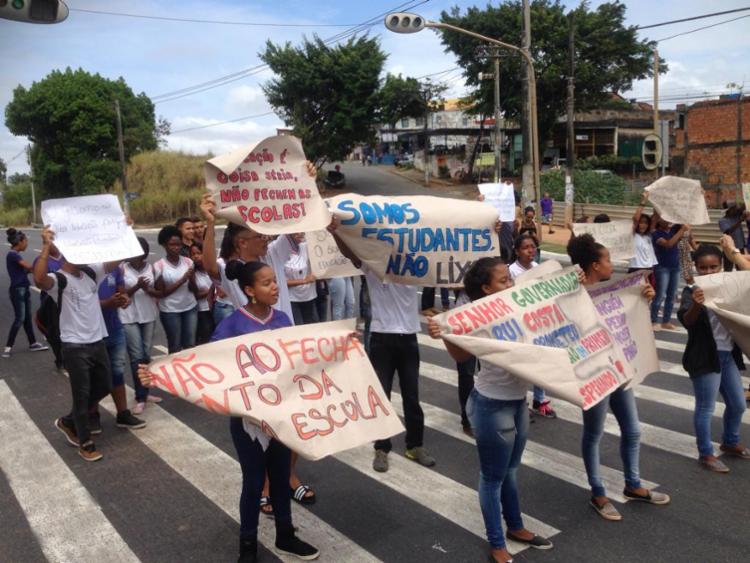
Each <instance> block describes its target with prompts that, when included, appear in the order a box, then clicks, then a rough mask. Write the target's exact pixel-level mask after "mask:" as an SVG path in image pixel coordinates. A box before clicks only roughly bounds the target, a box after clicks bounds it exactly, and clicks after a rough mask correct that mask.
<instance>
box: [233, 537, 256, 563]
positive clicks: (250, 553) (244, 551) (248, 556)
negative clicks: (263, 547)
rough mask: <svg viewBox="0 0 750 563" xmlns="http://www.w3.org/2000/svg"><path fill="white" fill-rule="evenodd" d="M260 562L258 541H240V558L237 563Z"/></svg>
mask: <svg viewBox="0 0 750 563" xmlns="http://www.w3.org/2000/svg"><path fill="white" fill-rule="evenodd" d="M257 561H258V540H243V539H240V556H239V558H238V559H237V563H256V562H257Z"/></svg>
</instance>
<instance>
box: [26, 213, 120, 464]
mask: <svg viewBox="0 0 750 563" xmlns="http://www.w3.org/2000/svg"><path fill="white" fill-rule="evenodd" d="M54 237H55V234H54V232H53V231H52V230H51V229H50V228H49V227H45V229H44V231H42V252H41V254H40V255H39V260H38V261H37V263H36V264H35V265H34V283H35V284H36V286H37V287H38V288H39V289H42V290H44V291H46V292H47V293H48V294H49V295H50V296H51V297H52V298H53V299H54V300H55V301H56V302H57V303H58V306H59V307H60V340H61V342H62V345H61V349H62V356H63V365H64V366H65V369H67V370H68V373H69V374H70V391H71V395H72V402H73V407H72V409H71V411H70V413H68V414H67V415H65V416H63V417H61V418H58V419H57V420H56V421H55V427H56V428H57V429H58V430H59V431H60V432H62V433H63V435H64V436H65V438H66V440H67V441H68V443H69V444H70V445H72V446H75V447H77V448H78V454H79V455H80V456H81V457H82V458H83V459H84V460H86V461H98V460H100V459H102V454H101V453H99V451H98V450H97V449H96V445H95V444H94V442H93V440H92V439H91V432H90V429H89V411H90V410H91V409H92V408H94V407H96V405H97V404H98V403H99V401H101V400H102V399H103V398H104V397H106V396H107V395H108V394H109V392H110V391H111V388H112V381H111V374H110V367H109V356H108V355H107V347H106V345H105V343H104V338H105V337H106V336H107V329H106V327H105V325H104V317H103V316H102V309H101V306H100V304H99V295H98V291H97V290H98V286H97V279H102V278H103V277H104V270H103V268H102V267H101V266H100V265H94V266H79V265H75V264H71V263H70V262H63V265H62V268H61V269H60V271H58V272H55V273H48V264H47V261H48V259H49V252H50V246H51V245H52V242H53V240H54Z"/></svg>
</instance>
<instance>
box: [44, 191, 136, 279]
mask: <svg viewBox="0 0 750 563" xmlns="http://www.w3.org/2000/svg"><path fill="white" fill-rule="evenodd" d="M42 221H43V222H44V224H45V225H49V226H50V228H51V229H52V230H53V231H54V232H55V245H56V246H57V248H59V249H60V252H62V254H63V256H65V259H66V260H67V261H68V262H70V263H71V264H96V263H99V262H108V261H114V260H125V259H126V258H132V257H133V256H140V255H142V254H143V249H142V248H141V245H140V244H139V243H138V239H137V238H136V236H135V233H134V232H133V229H132V228H131V227H130V226H129V225H128V224H127V221H126V219H125V215H124V214H123V212H122V209H121V208H120V202H119V201H118V199H117V196H114V195H111V194H103V195H86V196H80V197H66V198H61V199H47V200H44V201H43V202H42Z"/></svg>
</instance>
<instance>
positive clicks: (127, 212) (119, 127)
mask: <svg viewBox="0 0 750 563" xmlns="http://www.w3.org/2000/svg"><path fill="white" fill-rule="evenodd" d="M115 114H116V116H117V149H118V151H119V153H120V168H121V179H120V181H121V182H122V210H123V212H124V213H125V216H126V217H130V202H129V201H128V182H127V178H126V177H125V144H124V143H123V141H122V117H121V116H120V100H115Z"/></svg>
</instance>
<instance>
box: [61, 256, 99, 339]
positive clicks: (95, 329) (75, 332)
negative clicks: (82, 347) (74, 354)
mask: <svg viewBox="0 0 750 563" xmlns="http://www.w3.org/2000/svg"><path fill="white" fill-rule="evenodd" d="M89 267H90V268H91V269H92V270H93V271H94V274H96V279H97V281H94V280H92V279H91V278H90V277H89V276H88V275H87V274H85V273H84V272H80V273H79V275H78V276H74V275H72V274H69V273H67V272H64V271H63V270H58V272H57V273H60V274H62V275H63V276H65V281H66V284H65V288H64V289H63V292H62V307H61V309H60V340H61V341H62V342H65V343H67V344H93V343H94V342H99V341H100V340H102V339H103V338H105V337H106V336H107V327H106V326H105V325H104V317H103V316H102V308H101V305H100V304H99V292H98V289H99V284H98V282H99V281H101V280H103V279H104V276H105V275H106V274H105V272H104V267H103V266H102V265H101V264H92V265H90V266H89ZM47 277H49V278H50V279H51V280H52V281H53V282H54V283H53V284H52V288H50V289H48V290H47V294H48V295H49V296H50V297H52V299H54V300H55V301H57V292H58V289H57V276H55V274H47Z"/></svg>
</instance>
